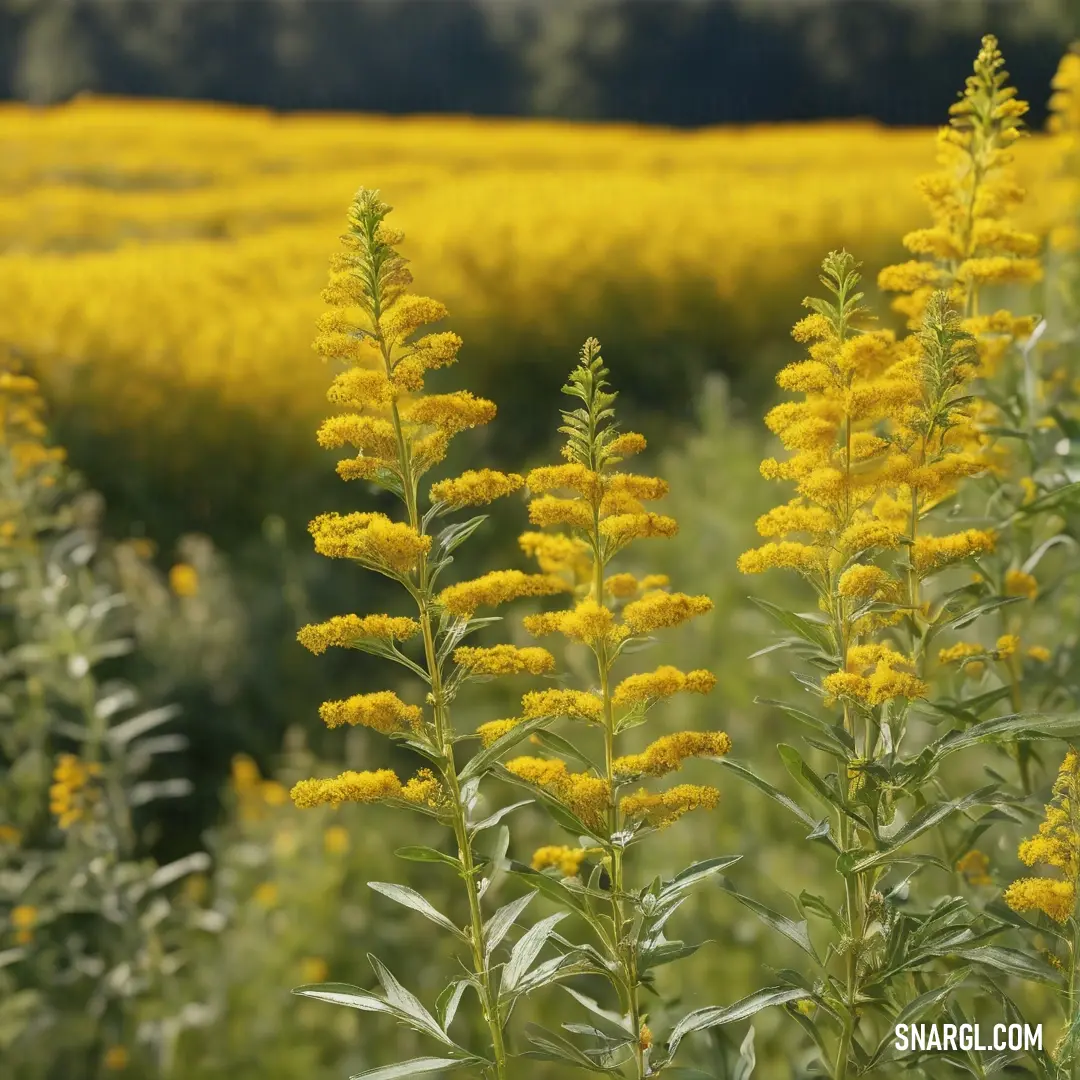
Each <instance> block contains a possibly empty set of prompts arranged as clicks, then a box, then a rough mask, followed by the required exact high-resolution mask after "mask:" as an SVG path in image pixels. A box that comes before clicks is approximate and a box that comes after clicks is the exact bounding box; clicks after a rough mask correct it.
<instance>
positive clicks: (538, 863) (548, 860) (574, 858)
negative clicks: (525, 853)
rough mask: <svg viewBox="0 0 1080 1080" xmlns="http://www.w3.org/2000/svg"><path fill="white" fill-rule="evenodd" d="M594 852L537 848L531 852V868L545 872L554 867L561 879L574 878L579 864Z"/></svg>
mask: <svg viewBox="0 0 1080 1080" xmlns="http://www.w3.org/2000/svg"><path fill="white" fill-rule="evenodd" d="M596 850H598V849H596V848H571V847H563V846H548V847H542V848H537V850H536V851H535V852H533V857H532V868H533V869H534V870H546V869H547V868H548V867H549V866H554V867H557V868H558V871H559V873H560V874H562V876H563V877H575V876H577V873H578V871H579V870H580V869H581V864H582V863H583V862H584V861H585V860H586V859H587V858H588V857H589V855H590V854H591V853H592V852H594V851H596Z"/></svg>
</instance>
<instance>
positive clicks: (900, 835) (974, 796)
mask: <svg viewBox="0 0 1080 1080" xmlns="http://www.w3.org/2000/svg"><path fill="white" fill-rule="evenodd" d="M997 790H998V788H997V785H996V784H990V785H989V786H987V787H984V788H980V789H979V790H978V791H973V792H971V793H970V794H968V795H964V796H963V797H962V798H959V799H952V800H950V801H949V802H940V803H930V804H929V805H928V806H924V807H923V808H922V809H921V810H918V811H916V813H914V814H913V815H912V816H911V818H910V819H909V820H908V821H907V822H906V823H905V824H904V825H903V826H902V827H901V828H900V829H899V830H898V831H897V832H896V833H894V834H893V835H892V836H891V837H889V838H888V840H887V841H886V846H885V847H884V848H882V849H881V850H880V851H877V852H875V853H874V854H873V855H868V856H867V857H866V858H864V859H859V860H858V861H857V862H854V863H852V864H851V869H850V872H851V873H854V874H861V873H862V872H863V871H864V870H869V869H870V868H871V867H873V866H879V865H880V864H882V863H886V862H890V861H893V860H891V859H890V855H891V853H892V852H894V851H896V850H897V849H899V848H902V847H903V846H904V845H905V844H909V843H911V841H912V840H914V839H915V838H916V837H918V836H922V834H923V833H924V832H926V831H927V830H928V829H932V828H934V826H935V825H938V824H940V823H941V822H942V821H944V820H945V819H946V818H947V817H949V816H950V815H951V814H955V813H957V812H958V811H960V810H966V809H967V808H968V807H969V806H976V805H977V804H978V803H980V802H982V801H983V800H984V799H986V798H987V796H990V795H993V794H994V793H996V792H997ZM932 858H933V856H932Z"/></svg>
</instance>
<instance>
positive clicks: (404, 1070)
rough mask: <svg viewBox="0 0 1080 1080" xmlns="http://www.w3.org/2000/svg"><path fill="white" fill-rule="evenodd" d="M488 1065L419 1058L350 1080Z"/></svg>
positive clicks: (381, 1079)
mask: <svg viewBox="0 0 1080 1080" xmlns="http://www.w3.org/2000/svg"><path fill="white" fill-rule="evenodd" d="M485 1064H488V1063H487V1062H485V1061H484V1059H483V1058H477V1057H468V1058H435V1057H418V1058H410V1059H409V1060H408V1061H399V1062H398V1063H397V1064H396V1065H384V1066H382V1067H381V1068H379V1069H368V1070H367V1071H366V1072H362V1073H356V1075H355V1076H350V1077H349V1080H398V1077H402V1076H423V1075H425V1074H427V1073H433V1072H449V1071H450V1070H451V1069H464V1068H469V1067H473V1066H476V1065H485Z"/></svg>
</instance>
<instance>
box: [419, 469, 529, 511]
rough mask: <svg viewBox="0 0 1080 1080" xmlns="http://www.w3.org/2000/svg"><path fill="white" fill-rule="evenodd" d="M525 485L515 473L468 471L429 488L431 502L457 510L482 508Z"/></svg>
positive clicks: (484, 470) (491, 470)
mask: <svg viewBox="0 0 1080 1080" xmlns="http://www.w3.org/2000/svg"><path fill="white" fill-rule="evenodd" d="M524 483H525V481H524V480H523V479H522V477H520V476H518V474H517V473H501V472H496V471H495V470H494V469H480V470H475V469H469V470H468V471H467V472H463V473H462V474H461V475H460V476H456V477H454V478H453V479H452V480H441V481H439V483H437V484H433V485H432V488H431V501H432V502H442V503H446V505H447V506H449V507H453V508H454V509H458V508H460V507H463V506H484V505H486V504H487V503H489V502H493V501H494V500H495V499H499V498H502V497H503V496H504V495H509V494H510V493H511V492H514V491H517V490H518V489H519V488H521V486H522V485H523V484H524Z"/></svg>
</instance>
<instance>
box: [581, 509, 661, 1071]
mask: <svg viewBox="0 0 1080 1080" xmlns="http://www.w3.org/2000/svg"><path fill="white" fill-rule="evenodd" d="M592 541H593V590H594V592H595V595H596V602H597V603H598V604H602V603H603V597H604V569H605V567H604V559H603V558H602V556H601V551H602V548H601V537H600V506H599V503H596V504H594V506H593V536H592ZM596 665H597V671H598V673H599V676H600V695H601V697H602V698H603V702H604V775H605V777H606V779H607V783H608V790H609V791H610V793H611V802H610V804H609V806H608V832H609V835H610V834H611V833H615V832H617V831H618V830H619V826H620V822H619V807H618V804H617V803H616V801H615V706H614V702H613V701H612V697H611V661H610V660H609V659H608V655H607V644H606V642H601V643H600V644H599V645H598V646H597V647H596ZM624 854H625V852H624V849H623V848H622V846H621V845H618V846H613V847H612V850H611V917H612V920H613V922H614V924H615V926H614V930H615V933H614V945H615V952H616V958H617V959H618V961H619V963H620V964H621V965H622V968H623V980H624V983H625V986H626V999H627V1000H626V1001H625V1003H624V1004H625V1005H626V1011H627V1013H628V1014H629V1016H630V1027H631V1031H632V1032H633V1038H634V1070H635V1071H634V1075H635V1077H636V1078H637V1080H644V1078H645V1076H646V1075H647V1074H646V1071H645V1050H644V1048H643V1047H642V1045H641V1003H640V1000H639V998H638V978H637V953H636V948H635V943H634V941H633V940H632V939H631V940H628V939H627V938H626V937H625V936H624V932H623V927H624V925H625V923H626V913H625V910H624V908H623V894H624V892H625V886H624V870H625V867H624V862H623V856H624Z"/></svg>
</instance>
